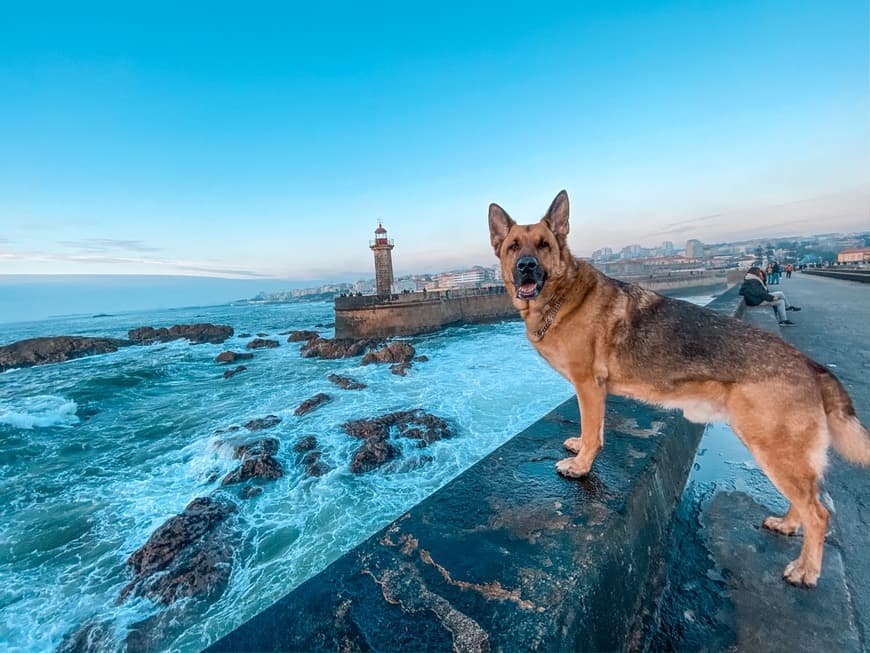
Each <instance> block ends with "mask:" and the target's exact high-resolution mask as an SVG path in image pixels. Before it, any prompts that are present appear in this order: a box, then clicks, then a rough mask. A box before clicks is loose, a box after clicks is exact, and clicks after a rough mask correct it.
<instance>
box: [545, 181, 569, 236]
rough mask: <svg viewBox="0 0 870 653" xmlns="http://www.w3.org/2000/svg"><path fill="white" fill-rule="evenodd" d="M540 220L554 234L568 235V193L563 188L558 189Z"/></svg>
mask: <svg viewBox="0 0 870 653" xmlns="http://www.w3.org/2000/svg"><path fill="white" fill-rule="evenodd" d="M541 222H544V223H545V224H546V225H547V226H548V227H549V228H550V231H552V232H553V233H554V234H555V235H556V236H567V235H568V193H566V192H565V191H564V190H563V191H559V194H558V195H556V199H554V200H553V203H552V204H550V208H549V209H548V210H547V215H545V216H544V217H543V218H542V219H541Z"/></svg>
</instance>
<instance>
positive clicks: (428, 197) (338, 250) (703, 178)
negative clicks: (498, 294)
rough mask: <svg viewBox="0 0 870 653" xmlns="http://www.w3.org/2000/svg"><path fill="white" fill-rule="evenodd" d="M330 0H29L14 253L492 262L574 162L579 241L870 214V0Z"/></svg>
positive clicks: (150, 259)
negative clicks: (493, 226)
mask: <svg viewBox="0 0 870 653" xmlns="http://www.w3.org/2000/svg"><path fill="white" fill-rule="evenodd" d="M309 4H318V5H320V4H322V6H318V7H314V6H308V5H306V6H303V5H301V4H296V3H274V4H261V3H245V4H244V5H238V4H236V5H235V6H233V5H229V4H227V5H223V6H222V5H220V3H201V4H195V3H166V4H162V3H156V2H155V3H144V4H140V5H135V6H134V5H129V3H107V4H105V5H97V4H88V5H83V4H80V3H62V4H57V5H52V4H50V3H49V4H43V3H39V4H37V3H15V4H12V3H8V5H7V6H5V7H4V8H3V12H2V14H3V19H2V20H0V274H3V273H27V274H39V273H51V274H125V273H129V274H209V275H230V276H237V277H253V278H256V277H282V278H289V279H297V280H299V279H314V278H318V279H323V278H343V277H346V276H348V277H351V278H356V277H358V276H363V275H370V274H371V268H372V264H371V253H370V252H369V251H368V247H367V244H368V239H369V238H370V237H371V232H372V231H373V229H374V228H375V227H376V226H377V222H378V220H379V219H380V220H383V222H384V225H385V226H386V227H387V228H388V229H389V230H390V235H391V236H392V237H394V238H395V240H396V243H397V247H396V250H395V251H394V253H393V254H394V263H395V267H396V269H397V272H399V273H404V272H422V271H434V270H440V269H447V268H451V267H457V266H461V265H466V264H475V263H479V264H491V263H494V259H493V257H492V253H491V250H490V248H489V238H488V231H487V226H486V225H487V220H486V210H487V205H488V204H489V202H491V201H497V202H499V203H500V204H502V206H504V207H505V208H506V209H507V210H508V212H509V213H511V214H512V215H513V216H514V217H515V218H517V219H518V220H520V221H530V220H535V219H537V218H539V217H540V216H541V214H542V212H543V211H544V210H545V209H546V207H547V206H548V204H549V202H550V200H551V199H552V198H553V196H554V195H555V194H556V192H557V191H559V190H560V189H561V188H566V189H567V190H568V192H569V194H570V197H571V202H572V234H571V237H570V243H571V245H572V247H573V249H574V251H575V253H577V254H581V255H585V254H589V253H590V252H591V251H592V250H593V249H595V248H598V247H601V246H604V245H610V246H612V247H621V246H624V245H627V244H630V243H635V242H637V243H641V244H644V245H653V244H658V243H660V242H662V241H663V240H673V241H675V242H676V243H678V244H681V243H682V242H683V241H684V240H685V239H686V238H691V237H698V238H701V239H702V240H706V241H715V240H720V239H737V238H740V237H749V236H753V235H764V234H792V233H794V234H797V233H811V232H814V231H831V230H839V229H843V230H846V229H851V230H857V229H870V196H868V179H870V155H868V140H870V134H868V35H867V34H868V15H867V11H868V10H867V4H866V3H865V2H863V1H854V2H853V1H851V0H845V1H841V2H826V1H819V2H800V1H797V2H796V1H789V2H770V1H765V0H758V1H752V2H749V1H747V2H715V3H714V2H572V3H566V4H564V5H558V4H549V5H546V6H543V5H539V4H534V5H533V4H531V3H528V5H527V6H522V5H509V4H505V3H496V4H491V5H485V4H483V3H447V2H438V3H433V4H431V5H428V6H424V5H421V4H418V3H401V4H394V5H387V4H379V5H377V6H374V5H372V6H369V5H368V3H355V4H348V5H343V4H337V3H332V4H326V3H309ZM181 5H183V6H181Z"/></svg>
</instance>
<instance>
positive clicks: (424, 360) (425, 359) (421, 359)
mask: <svg viewBox="0 0 870 653" xmlns="http://www.w3.org/2000/svg"><path fill="white" fill-rule="evenodd" d="M414 362H415V363H428V362H429V357H428V356H426V355H425V354H423V355H422V356H417V357H416V358H415V359H414Z"/></svg>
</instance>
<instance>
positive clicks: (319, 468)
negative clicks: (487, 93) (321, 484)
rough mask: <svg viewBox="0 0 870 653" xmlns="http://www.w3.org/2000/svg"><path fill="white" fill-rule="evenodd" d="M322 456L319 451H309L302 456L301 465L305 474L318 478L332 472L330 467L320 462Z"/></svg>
mask: <svg viewBox="0 0 870 653" xmlns="http://www.w3.org/2000/svg"><path fill="white" fill-rule="evenodd" d="M322 456H323V454H322V453H320V452H319V451H309V452H308V453H307V454H305V455H304V456H302V464H303V465H304V466H305V473H306V474H308V475H309V476H316V477H320V476H323V475H325V474H327V473H329V472H331V471H332V467H330V466H329V465H327V464H326V463H325V462H323V460H321V457H322Z"/></svg>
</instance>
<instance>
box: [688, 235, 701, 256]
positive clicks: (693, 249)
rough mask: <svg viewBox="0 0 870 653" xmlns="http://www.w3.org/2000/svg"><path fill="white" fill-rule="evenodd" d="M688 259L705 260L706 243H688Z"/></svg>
mask: <svg viewBox="0 0 870 653" xmlns="http://www.w3.org/2000/svg"><path fill="white" fill-rule="evenodd" d="M686 257H687V258H704V243H702V242H701V241H700V240H695V239H694V238H693V239H692V240H687V241H686Z"/></svg>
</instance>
